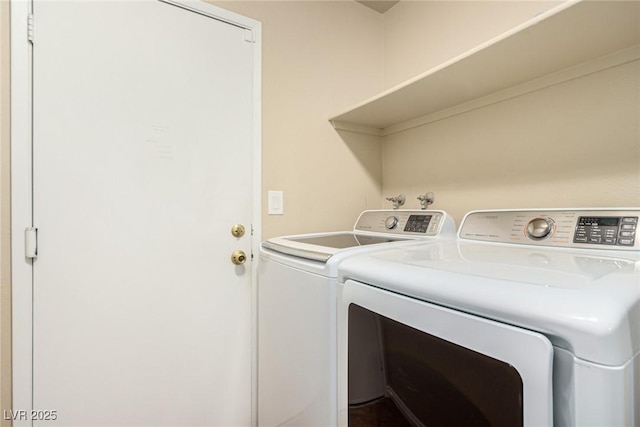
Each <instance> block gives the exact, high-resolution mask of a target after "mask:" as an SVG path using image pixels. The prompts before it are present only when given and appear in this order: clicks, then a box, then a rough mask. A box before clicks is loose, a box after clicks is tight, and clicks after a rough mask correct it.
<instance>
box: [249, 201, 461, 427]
mask: <svg viewBox="0 0 640 427" xmlns="http://www.w3.org/2000/svg"><path fill="white" fill-rule="evenodd" d="M445 237H448V238H450V239H455V225H454V222H453V220H452V219H451V217H449V216H448V215H447V214H446V213H445V212H443V211H437V210H376V211H365V212H363V213H362V214H361V215H360V216H359V218H358V219H357V221H356V223H355V226H354V228H353V231H347V232H330V233H316V234H304V235H296V236H285V237H278V238H273V239H269V240H267V241H265V242H263V244H262V250H261V253H260V267H259V278H258V424H259V425H260V426H275V425H296V426H335V425H336V424H337V372H336V365H337V359H336V357H337V350H336V345H337V343H336V315H337V314H336V307H337V299H336V279H337V273H338V264H339V262H340V261H342V260H344V259H346V258H348V257H349V256H351V255H353V254H356V253H369V252H371V251H375V250H380V249H381V248H383V247H392V246H395V245H405V244H412V243H416V242H418V241H424V240H427V239H428V240H433V241H438V240H440V239H442V238H445Z"/></svg>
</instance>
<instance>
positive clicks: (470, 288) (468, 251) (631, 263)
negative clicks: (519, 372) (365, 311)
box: [339, 241, 640, 366]
mask: <svg viewBox="0 0 640 427" xmlns="http://www.w3.org/2000/svg"><path fill="white" fill-rule="evenodd" d="M339 278H340V279H339V280H340V281H341V282H344V281H345V280H346V279H353V280H356V281H359V282H361V283H365V284H368V285H372V286H376V287H380V288H383V289H388V290H391V291H393V292H396V293H399V294H403V295H407V296H410V297H413V298H417V299H420V300H424V301H429V302H433V303H436V304H439V305H442V306H446V307H450V308H454V309H458V310H461V311H464V312H467V313H472V314H476V315H480V316H483V317H486V318H489V319H494V320H497V321H501V322H504V323H508V324H512V325H516V326H521V327H524V328H527V329H530V330H534V331H539V332H541V333H543V334H545V335H547V336H548V337H549V339H550V340H551V341H552V342H553V343H554V345H557V346H560V347H563V348H566V349H567V350H569V351H572V352H573V353H574V354H575V355H576V356H578V357H580V358H582V359H585V360H589V361H592V362H596V363H602V364H605V365H611V366H618V365H620V364H623V363H625V362H626V361H627V360H628V359H629V358H631V357H632V356H633V355H634V354H635V353H637V352H638V351H640V253H638V252H622V251H592V250H580V249H560V248H538V247H526V246H516V245H504V244H495V243H474V242H465V241H459V242H452V241H440V242H431V243H430V244H428V245H424V244H421V243H417V244H415V245H411V246H403V247H398V248H394V249H389V250H382V251H376V252H374V253H371V254H368V255H356V256H354V257H350V258H348V259H346V260H345V261H344V262H343V263H341V264H340V266H339Z"/></svg>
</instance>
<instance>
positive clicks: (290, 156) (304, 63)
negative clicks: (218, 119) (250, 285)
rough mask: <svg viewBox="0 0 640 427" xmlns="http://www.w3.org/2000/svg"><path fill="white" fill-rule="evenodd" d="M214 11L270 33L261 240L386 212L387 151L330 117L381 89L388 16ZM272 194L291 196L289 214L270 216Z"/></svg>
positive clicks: (321, 10)
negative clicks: (335, 125)
mask: <svg viewBox="0 0 640 427" xmlns="http://www.w3.org/2000/svg"><path fill="white" fill-rule="evenodd" d="M215 4H217V5H219V6H221V7H223V8H225V9H228V10H232V11H235V12H238V13H240V14H243V15H245V16H249V17H251V18H254V19H257V20H259V21H261V22H262V25H263V29H262V31H263V45H262V49H263V63H262V72H263V75H262V87H263V95H262V101H263V103H262V109H263V114H262V119H263V121H262V126H263V132H262V135H263V138H262V149H263V156H262V170H263V174H262V188H263V191H262V195H263V216H262V218H263V237H264V238H267V237H270V236H275V235H283V234H292V233H302V232H316V231H330V230H341V229H350V228H351V227H353V221H354V220H355V218H356V216H357V214H358V213H360V212H361V211H362V210H364V209H367V208H369V209H371V208H379V207H380V191H381V185H382V182H381V172H380V171H381V157H380V146H379V143H378V142H376V141H374V142H373V143H372V142H371V141H370V139H371V138H370V137H366V136H363V135H350V134H346V133H345V134H343V135H339V134H338V133H337V132H336V131H335V130H334V129H333V127H332V126H331V125H330V124H329V121H328V119H329V117H332V116H333V115H335V114H337V113H340V112H342V111H343V110H346V109H348V108H350V107H351V106H352V105H354V104H356V103H357V102H360V101H361V100H363V99H367V98H369V97H371V96H373V95H375V94H377V93H378V92H380V91H381V90H382V45H383V42H382V15H380V14H378V13H377V12H374V11H373V10H370V9H368V8H365V7H363V6H361V5H359V4H357V3H355V2H352V1H349V2H347V1H337V2H335V1H293V2H292V1H284V2H277V1H266V2H244V1H229V2H224V1H223V2H220V1H218V2H215ZM343 139H344V141H343ZM268 190H282V191H284V215H281V216H280V215H268V214H267V191H268Z"/></svg>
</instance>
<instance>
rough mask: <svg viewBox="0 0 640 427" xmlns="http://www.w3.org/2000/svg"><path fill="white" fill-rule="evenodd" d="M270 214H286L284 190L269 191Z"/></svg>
mask: <svg viewBox="0 0 640 427" xmlns="http://www.w3.org/2000/svg"><path fill="white" fill-rule="evenodd" d="M269 215H284V196H283V193H282V191H269Z"/></svg>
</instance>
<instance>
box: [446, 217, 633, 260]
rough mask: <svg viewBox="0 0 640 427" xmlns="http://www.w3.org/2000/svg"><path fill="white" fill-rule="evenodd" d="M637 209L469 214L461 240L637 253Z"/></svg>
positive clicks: (462, 230) (460, 233)
mask: <svg viewBox="0 0 640 427" xmlns="http://www.w3.org/2000/svg"><path fill="white" fill-rule="evenodd" d="M639 218H640V209H573V210H565V209H543V210H498V211H473V212H469V213H468V214H467V215H466V216H465V217H464V219H463V221H462V225H461V226H460V230H459V232H458V236H459V237H460V238H461V239H468V240H481V241H488V242H500V243H518V244H526V245H540V246H558V247H574V248H576V247H581V248H591V249H618V250H639V249H640V241H639V240H638V232H639V231H640V226H639V224H638V222H639Z"/></svg>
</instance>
